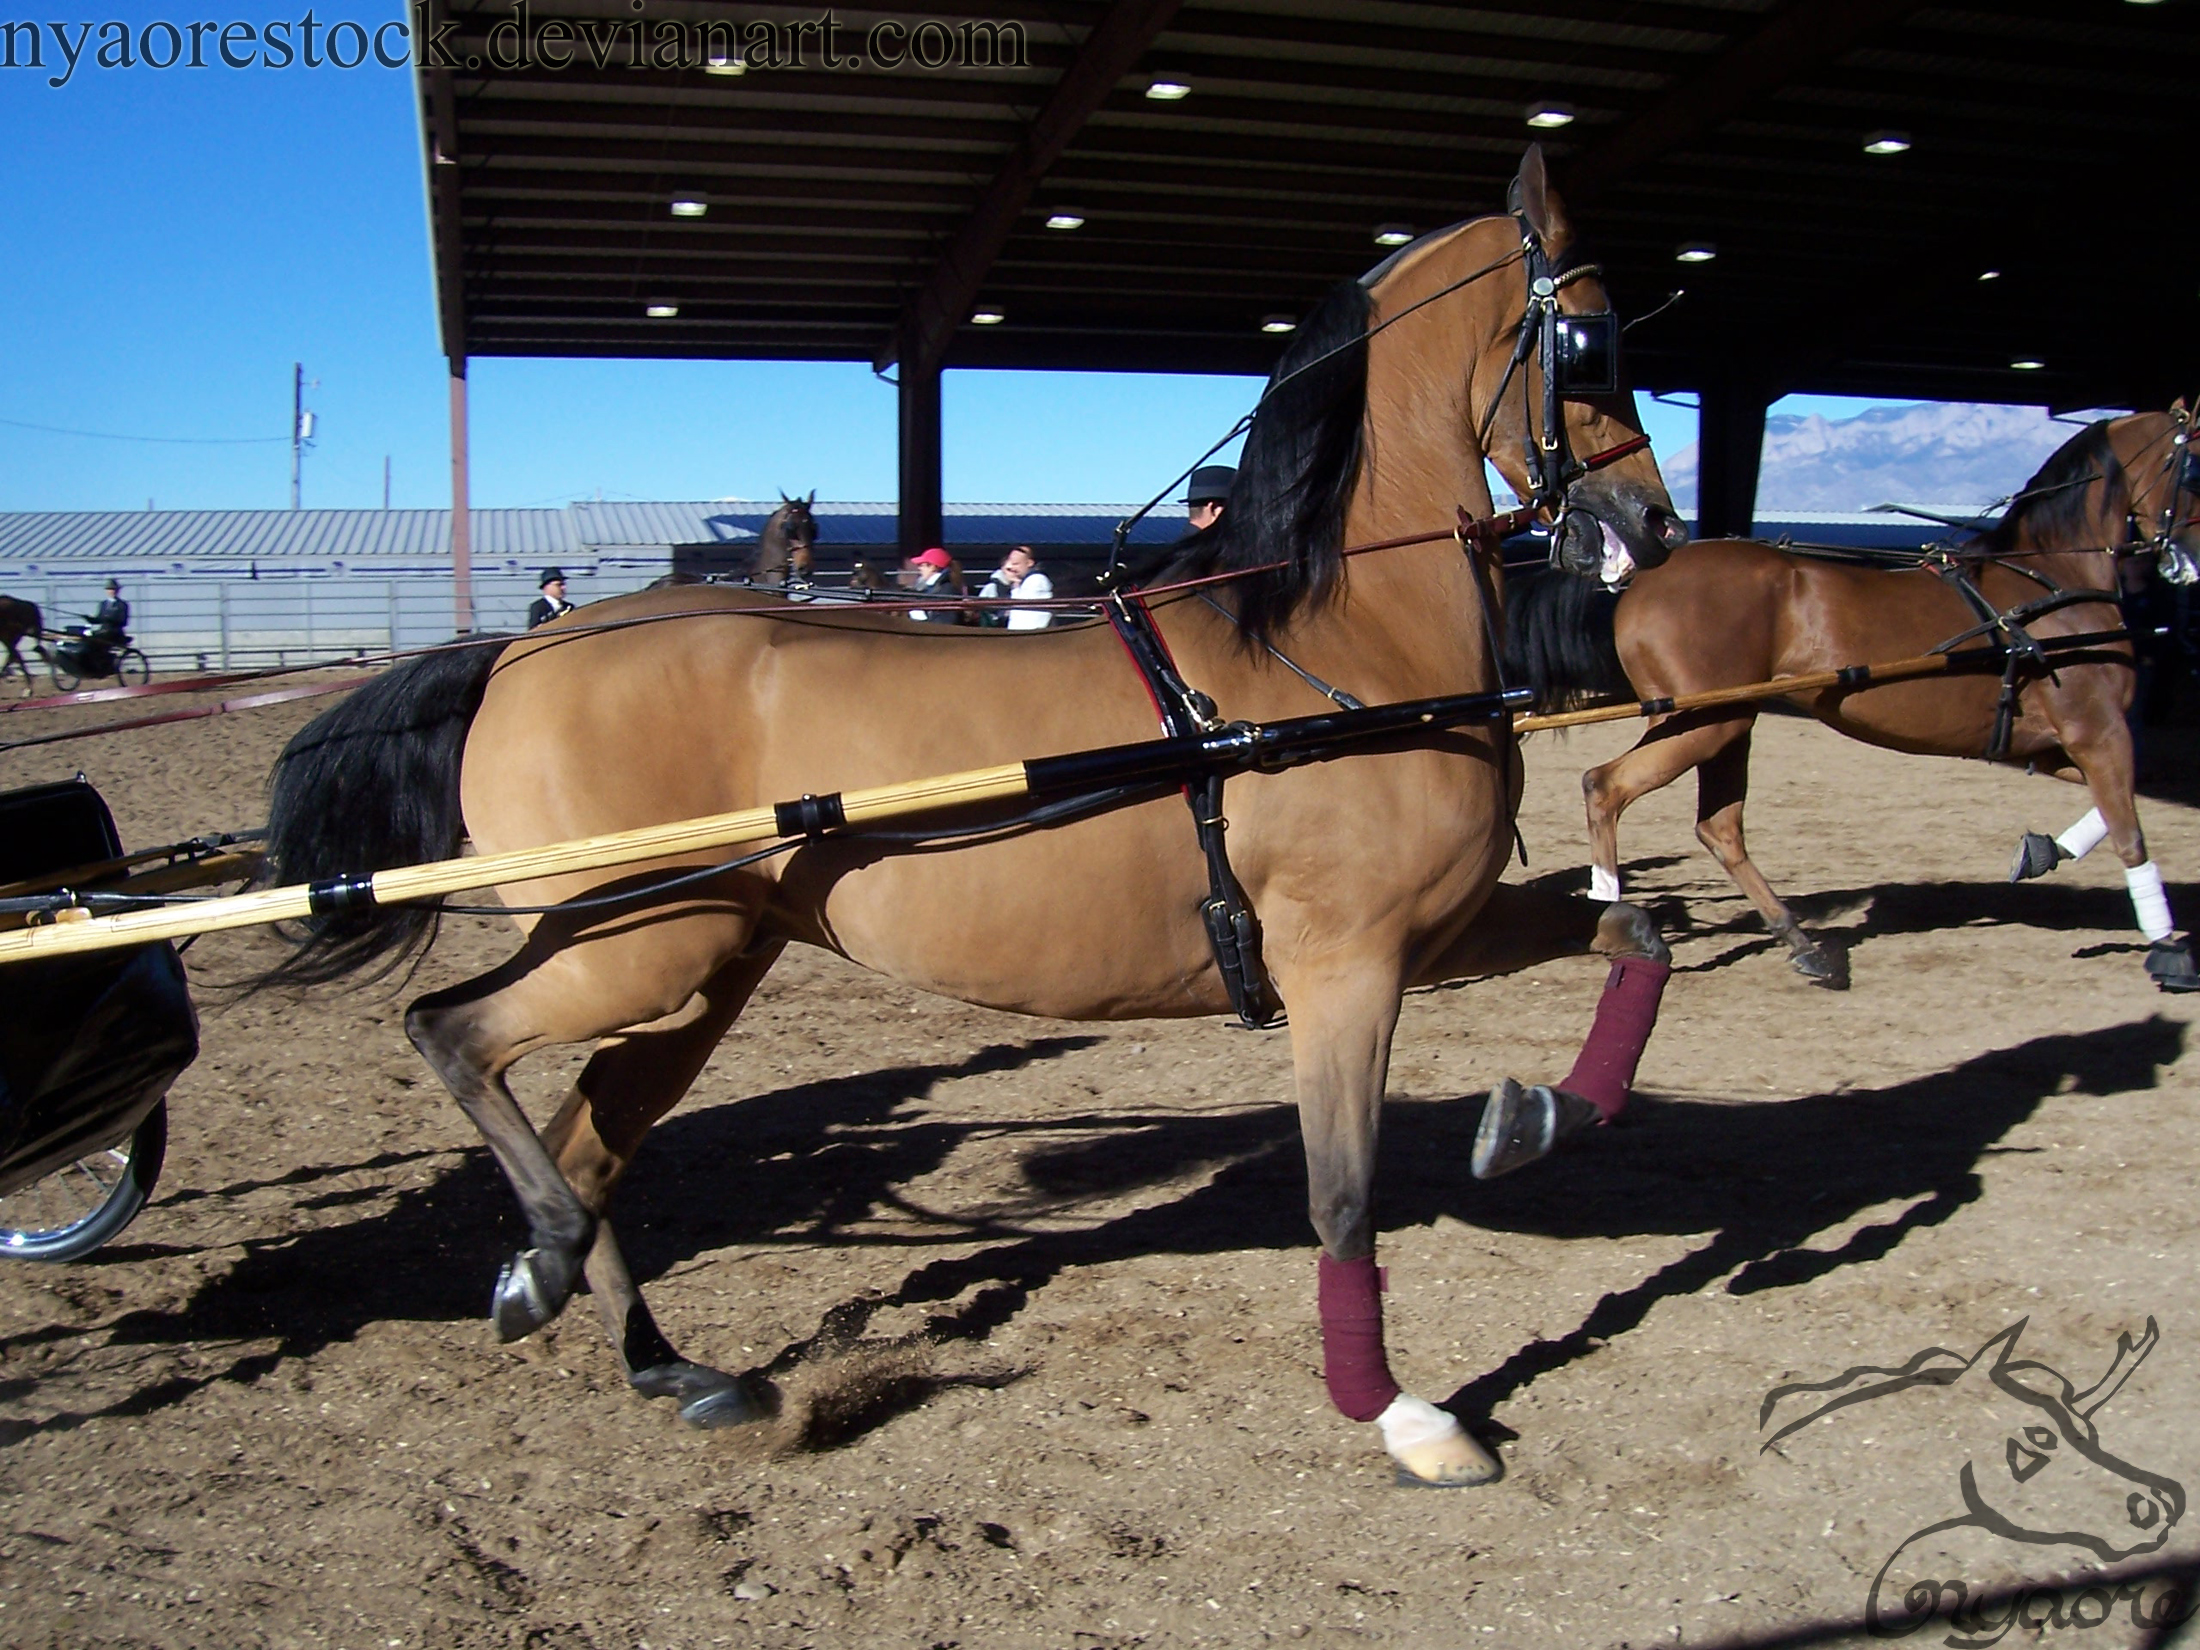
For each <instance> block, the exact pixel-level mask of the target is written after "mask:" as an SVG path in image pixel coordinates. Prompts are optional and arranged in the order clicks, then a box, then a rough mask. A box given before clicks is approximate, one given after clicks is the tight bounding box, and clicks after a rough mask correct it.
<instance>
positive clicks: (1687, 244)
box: [1673, 241, 1719, 264]
mask: <svg viewBox="0 0 2200 1650" xmlns="http://www.w3.org/2000/svg"><path fill="white" fill-rule="evenodd" d="M1718 255H1719V249H1718V248H1717V247H1715V246H1713V245H1712V244H1711V243H1710V242H1709V241H1683V242H1682V243H1681V244H1680V245H1679V246H1678V247H1676V248H1675V249H1674V252H1673V260H1674V262H1676V263H1684V264H1707V263H1709V262H1710V261H1711V260H1712V259H1713V258H1716V257H1717V256H1718Z"/></svg>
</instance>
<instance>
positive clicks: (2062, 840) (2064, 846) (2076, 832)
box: [2055, 808, 2108, 859]
mask: <svg viewBox="0 0 2200 1650" xmlns="http://www.w3.org/2000/svg"><path fill="white" fill-rule="evenodd" d="M2107 835H2108V821H2107V820H2105V819H2103V818H2102V817H2101V810H2100V809H2098V808H2095V809H2094V810H2093V811H2092V812H2091V813H2089V814H2087V815H2086V816H2085V818H2083V819H2081V820H2079V821H2078V823H2077V824H2075V825H2073V826H2071V827H2070V829H2069V830H2067V831H2065V832H2063V834H2062V835H2061V836H2059V837H2057V838H2056V839H2055V846H2056V847H2058V848H2060V849H2061V850H2062V851H2063V852H2064V853H2066V854H2068V855H2069V856H2070V857H2071V858H2072V859H2083V858H2085V856H2086V855H2087V854H2090V853H2091V852H2093V850H2094V849H2096V848H2098V847H2099V846H2100V845H2101V840H2102V839H2103V838H2104V837H2106V836H2107Z"/></svg>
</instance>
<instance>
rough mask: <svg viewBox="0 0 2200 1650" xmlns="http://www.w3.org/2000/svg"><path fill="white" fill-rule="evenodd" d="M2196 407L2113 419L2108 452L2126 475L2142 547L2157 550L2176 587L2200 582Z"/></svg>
mask: <svg viewBox="0 0 2200 1650" xmlns="http://www.w3.org/2000/svg"><path fill="white" fill-rule="evenodd" d="M2196 422H2200V420H2196V419H2195V418H2194V415H2193V412H2192V409H2191V408H2190V407H2188V406H2187V405H2186V404H2185V402H2184V401H2183V400H2182V399H2179V400H2177V401H2173V402H2171V403H2170V408H2169V411H2168V412H2146V413H2133V414H2132V415H2131V416H2130V417H2128V418H2117V419H2112V420H2110V421H2109V425H2108V430H2107V436H2108V448H2109V451H2110V453H2111V454H2113V455H2114V458H2115V461H2116V465H2117V467H2118V468H2119V469H2120V471H2121V472H2122V481H2123V487H2124V492H2125V495H2126V501H2127V503H2128V506H2129V512H2130V521H2129V526H2128V531H2129V532H2130V534H2131V537H2132V539H2133V540H2134V542H2136V543H2140V544H2149V545H2152V546H2153V548H2154V552H2155V556H2156V559H2157V565H2158V567H2159V569H2160V571H2161V574H2162V576H2163V577H2164V578H2166V579H2168V580H2169V581H2170V582H2171V583H2173V584H2200V445H2196V444H2195V442H2194V435H2195V433H2196V432H2195V429H2194V425H2195V423H2196Z"/></svg>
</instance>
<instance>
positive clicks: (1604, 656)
mask: <svg viewBox="0 0 2200 1650" xmlns="http://www.w3.org/2000/svg"><path fill="white" fill-rule="evenodd" d="M1619 601H1620V599H1619V597H1617V596H1615V595H1613V594H1612V593H1611V592H1610V591H1608V590H1606V589H1605V588H1604V587H1603V586H1602V585H1601V584H1598V583H1597V582H1596V581H1595V580H1594V579H1583V578H1576V577H1575V576H1574V575H1573V574H1571V573H1561V572H1557V571H1555V570H1553V569H1550V568H1533V569H1529V570H1528V571H1526V572H1520V571H1513V572H1509V573H1507V574H1506V575H1505V680H1506V681H1507V682H1510V683H1511V684H1512V685H1513V686H1514V687H1524V688H1532V689H1534V690H1535V708H1536V709H1537V710H1539V711H1553V710H1564V709H1566V708H1567V707H1568V706H1570V705H1578V704H1580V703H1582V702H1583V701H1584V700H1588V699H1598V698H1605V697H1619V698H1627V697H1630V696H1631V695H1633V693H1634V691H1635V690H1634V687H1633V685H1632V684H1631V683H1630V682H1629V681H1628V680H1627V672H1626V671H1625V670H1624V669H1622V668H1621V666H1620V662H1619V649H1618V647H1617V646H1616V645H1615V644H1614V642H1613V638H1612V616H1613V614H1614V613H1615V612H1617V611H1618V608H1619Z"/></svg>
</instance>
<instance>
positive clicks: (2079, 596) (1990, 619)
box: [1923, 551, 2116, 762]
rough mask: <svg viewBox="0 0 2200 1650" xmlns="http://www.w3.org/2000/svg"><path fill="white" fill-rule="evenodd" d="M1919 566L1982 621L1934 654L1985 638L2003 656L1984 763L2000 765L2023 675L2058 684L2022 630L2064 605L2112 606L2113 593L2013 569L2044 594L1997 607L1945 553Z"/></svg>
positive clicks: (2028, 634) (2046, 661)
mask: <svg viewBox="0 0 2200 1650" xmlns="http://www.w3.org/2000/svg"><path fill="white" fill-rule="evenodd" d="M1923 565H1925V566H1927V567H1930V568H1931V569H1932V570H1933V572H1934V573H1935V574H1937V575H1938V576H1939V578H1940V580H1941V582H1942V583H1944V584H1946V585H1948V586H1949V588H1951V589H1953V590H1955V591H1956V592H1957V593H1958V594H1960V595H1961V596H1962V597H1963V599H1964V601H1966V602H1967V603H1969V604H1970V607H1971V610H1972V611H1973V612H1974V613H1976V614H1978V616H1979V619H1980V622H1979V623H1978V624H1975V625H1973V626H1972V627H1971V628H1970V629H1969V630H1966V631H1962V632H1960V633H1959V634H1957V635H1955V636H1951V637H1950V638H1949V639H1948V640H1947V641H1945V642H1942V643H1941V644H1940V645H1939V646H1938V647H1936V648H1934V649H1933V651H1934V652H1935V653H1948V652H1951V651H1953V650H1954V649H1956V648H1959V647H1961V646H1962V645H1963V644H1964V643H1965V642H1968V641H1971V640H1973V639H1974V638H1981V637H1983V638H1985V639H1987V640H1988V641H1990V642H1991V643H1992V644H1993V646H1994V648H1995V649H1996V650H1998V651H1999V652H2000V654H2001V660H2002V663H2001V694H2000V696H1999V697H1998V698H1997V699H1996V700H1995V702H1994V726H1993V731H1992V732H1991V733H1989V734H1988V735H1987V739H1986V752H1985V755H1986V760H1987V761H1989V762H1999V761H2000V760H2002V758H2004V757H2006V756H2007V755H2008V754H2009V741H2010V738H2011V736H2012V735H2013V734H2014V732H2015V731H2016V722H2017V715H2018V704H2017V701H2018V699H2019V698H2020V697H2021V696H2022V694H2023V691H2024V688H2023V677H2024V674H2025V671H2026V669H2027V667H2031V666H2037V667H2038V668H2039V670H2040V672H2041V673H2042V674H2044V675H2045V676H2046V677H2047V679H2048V680H2049V681H2051V682H2057V683H2059V682H2060V681H2061V679H2062V678H2061V677H2060V676H2058V675H2057V674H2056V671H2055V667H2054V665H2053V664H2052V663H2051V662H2050V661H2049V659H2048V657H2047V650H2046V648H2044V647H2042V646H2041V645H2040V643H2039V641H2038V639H2037V638H2036V637H2034V636H2033V634H2032V633H2031V632H2030V631H2029V630H2027V629H2025V625H2026V624H2027V623H2028V622H2030V621H2031V620H2033V619H2037V618H2039V617H2041V616H2042V615H2044V614H2048V613H2053V612H2056V611H2058V610H2059V609H2062V608H2065V607H2087V606H2093V605H2096V604H2100V603H2106V604H2108V605H2110V606H2114V605H2115V604H2116V594H2115V592H2114V591H2106V590H2065V589H2064V588H2063V587H2062V586H2061V585H2058V584H2057V583H2055V581H2054V580H2053V579H2050V578H2048V577H2047V576H2046V575H2045V574H2044V573H2040V572H2037V571H2035V570H2034V569H2032V568H2028V567H2026V568H2011V569H2010V571H2011V572H2015V573H2021V574H2023V575H2024V576H2025V577H2026V578H2028V579H2030V580H2031V581H2032V582H2033V583H2034V584H2037V585H2041V586H2043V587H2044V588H2045V589H2046V591H2047V594H2046V595H2044V596H2035V597H2034V598H2033V599H2032V600H2030V601H2028V602H2019V603H2018V604H2017V605H2016V606H2014V607H2010V608H2006V609H2004V608H1997V607H1995V606H1994V604H1993V603H1992V602H1990V601H1988V600H1987V599H1986V595H1985V592H1983V591H1982V590H1980V589H1979V587H1978V585H1977V583H1976V582H1975V581H1973V579H1972V578H1971V575H1970V573H1969V572H1968V571H1967V570H1966V569H1965V568H1964V567H1963V565H1962V564H1961V563H1960V562H1959V561H1957V559H1956V558H1955V557H1953V556H1951V555H1949V554H1948V553H1947V552H1945V551H1928V552H1927V553H1926V555H1925V557H1924V560H1923Z"/></svg>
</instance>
